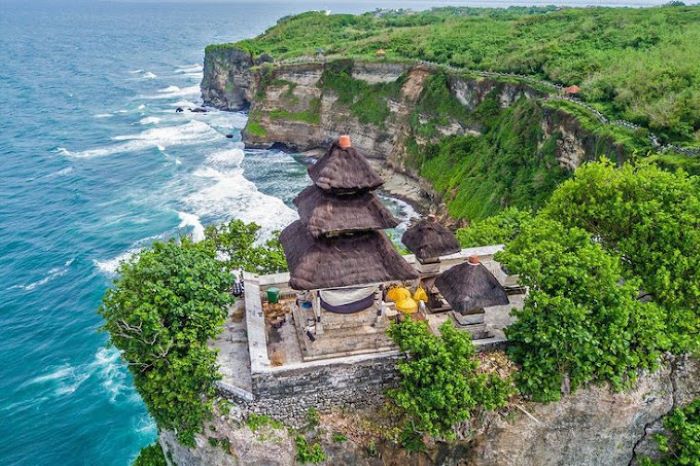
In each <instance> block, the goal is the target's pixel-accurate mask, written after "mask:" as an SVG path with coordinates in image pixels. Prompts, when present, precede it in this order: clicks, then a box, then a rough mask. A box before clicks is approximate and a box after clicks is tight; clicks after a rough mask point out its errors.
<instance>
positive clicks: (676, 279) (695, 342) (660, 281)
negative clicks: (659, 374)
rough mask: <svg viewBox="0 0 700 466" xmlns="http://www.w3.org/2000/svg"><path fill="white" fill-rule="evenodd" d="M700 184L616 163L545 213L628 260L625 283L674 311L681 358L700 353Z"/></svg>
mask: <svg viewBox="0 0 700 466" xmlns="http://www.w3.org/2000/svg"><path fill="white" fill-rule="evenodd" d="M699 193H700V183H699V182H698V179H697V178H695V177H690V176H688V175H686V174H685V173H684V172H681V171H678V172H675V173H670V172H667V171H664V170H661V169H660V168H657V167H655V166H653V165H650V164H644V163H642V164H639V165H637V166H633V165H631V164H625V165H624V166H622V167H621V168H616V167H615V166H614V165H613V164H612V163H610V162H609V161H602V162H598V163H588V164H586V165H584V166H582V167H580V168H579V169H578V170H577V171H576V174H575V176H574V178H573V179H571V180H569V181H566V182H564V183H563V184H562V185H561V186H560V187H559V188H558V189H557V190H556V192H555V193H554V194H553V195H552V198H551V201H550V202H549V203H548V205H547V207H546V209H545V213H546V214H547V215H548V216H549V217H550V218H553V219H557V220H559V221H561V222H562V223H563V224H564V225H565V226H567V227H580V228H583V229H585V230H587V231H588V232H589V233H590V234H591V235H592V236H593V237H595V238H596V239H597V240H599V241H600V243H601V244H602V245H603V246H604V247H605V248H606V249H607V250H609V251H611V252H612V253H614V254H619V255H621V256H622V264H623V266H624V275H625V278H627V279H631V278H638V279H639V280H641V287H642V289H643V290H644V291H645V292H647V293H649V294H651V296H652V297H653V299H654V301H655V302H657V303H659V304H660V305H662V306H664V308H665V309H666V310H667V317H668V320H667V327H668V331H669V335H670V336H671V338H672V347H671V348H672V350H673V351H676V352H684V351H689V350H691V351H693V350H698V349H700V194H699Z"/></svg>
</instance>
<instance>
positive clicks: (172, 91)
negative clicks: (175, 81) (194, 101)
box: [146, 85, 199, 99]
mask: <svg viewBox="0 0 700 466" xmlns="http://www.w3.org/2000/svg"><path fill="white" fill-rule="evenodd" d="M193 95H199V86H198V85H195V86H187V87H183V88H180V87H177V86H168V87H166V88H164V89H160V90H159V91H158V92H157V93H156V94H153V95H149V96H146V98H148V99H171V98H174V97H187V96H193Z"/></svg>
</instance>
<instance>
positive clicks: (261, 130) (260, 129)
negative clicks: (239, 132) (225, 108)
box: [245, 118, 267, 138]
mask: <svg viewBox="0 0 700 466" xmlns="http://www.w3.org/2000/svg"><path fill="white" fill-rule="evenodd" d="M245 132H246V133H248V134H250V135H251V136H255V137H258V138H264V137H265V136H267V130H266V129H265V127H264V126H263V125H261V124H260V122H259V121H256V120H253V119H250V118H249V119H248V123H246V125H245Z"/></svg>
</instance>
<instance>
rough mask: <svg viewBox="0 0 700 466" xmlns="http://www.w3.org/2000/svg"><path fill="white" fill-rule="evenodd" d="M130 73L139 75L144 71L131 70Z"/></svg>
mask: <svg viewBox="0 0 700 466" xmlns="http://www.w3.org/2000/svg"><path fill="white" fill-rule="evenodd" d="M129 73H131V74H139V73H143V70H131V71H129Z"/></svg>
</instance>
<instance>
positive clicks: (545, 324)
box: [496, 216, 667, 401]
mask: <svg viewBox="0 0 700 466" xmlns="http://www.w3.org/2000/svg"><path fill="white" fill-rule="evenodd" d="M496 257H497V259H498V260H499V261H501V262H502V263H504V264H505V265H506V266H507V267H508V269H509V270H510V271H511V272H513V273H516V274H519V278H520V283H522V284H523V285H526V286H528V287H529V288H530V292H529V294H528V296H527V298H526V299H525V305H524V308H523V309H522V310H519V311H514V312H513V315H514V316H516V317H517V320H516V322H514V323H513V324H512V325H511V326H510V327H509V328H508V329H506V335H507V336H508V339H509V341H510V347H509V354H510V356H511V358H512V359H513V360H514V362H516V363H517V364H519V365H520V366H521V370H520V371H519V372H518V373H517V374H516V382H517V384H518V387H519V389H520V391H521V392H522V393H526V394H530V395H531V396H532V397H533V398H534V399H535V400H537V401H551V400H557V399H559V397H560V394H561V391H562V388H564V391H568V389H571V390H575V389H576V388H577V387H579V386H580V385H582V384H584V383H587V382H606V381H607V382H609V383H610V384H611V385H612V386H613V387H614V388H617V389H619V388H622V387H624V386H625V385H626V384H627V383H628V382H630V381H632V380H634V379H635V377H636V374H637V371H638V370H639V369H651V368H654V367H655V366H656V364H657V360H658V358H659V356H660V350H661V348H663V347H664V346H665V344H666V343H667V342H666V341H665V338H664V318H665V315H664V312H663V309H662V308H660V307H658V306H657V305H655V304H653V303H646V304H645V303H642V302H640V301H638V300H637V293H638V291H637V290H638V286H639V283H638V281H635V280H627V281H624V280H623V278H622V274H621V272H622V269H621V265H620V260H619V258H618V257H617V256H614V255H611V254H608V253H607V252H606V251H604V250H603V248H602V247H601V246H600V245H599V244H596V243H595V242H593V241H592V240H591V238H590V236H589V235H588V234H587V233H586V232H585V231H583V230H581V229H579V228H570V229H568V228H565V227H564V226H562V225H561V224H559V223H558V222H555V221H552V220H549V219H547V218H544V217H541V216H538V217H537V218H536V220H535V221H533V222H531V223H528V224H526V225H524V226H523V228H522V231H521V233H520V235H519V236H518V237H517V238H516V239H515V240H513V241H512V242H511V243H509V244H508V245H507V246H506V249H505V250H504V251H503V252H501V253H499V254H498V255H497V256H496Z"/></svg>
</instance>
